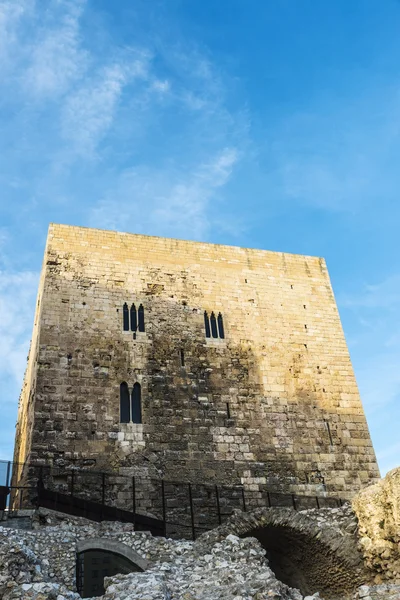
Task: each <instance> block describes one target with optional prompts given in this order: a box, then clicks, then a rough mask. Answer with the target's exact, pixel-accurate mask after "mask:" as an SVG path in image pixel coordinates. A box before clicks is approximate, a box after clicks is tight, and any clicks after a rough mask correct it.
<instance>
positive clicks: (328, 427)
mask: <svg viewBox="0 0 400 600" xmlns="http://www.w3.org/2000/svg"><path fill="white" fill-rule="evenodd" d="M324 391H325V390H324ZM325 425H326V428H327V430H328V435H329V441H330V443H331V446H333V439H332V433H331V428H330V426H329V423H328V421H325Z"/></svg>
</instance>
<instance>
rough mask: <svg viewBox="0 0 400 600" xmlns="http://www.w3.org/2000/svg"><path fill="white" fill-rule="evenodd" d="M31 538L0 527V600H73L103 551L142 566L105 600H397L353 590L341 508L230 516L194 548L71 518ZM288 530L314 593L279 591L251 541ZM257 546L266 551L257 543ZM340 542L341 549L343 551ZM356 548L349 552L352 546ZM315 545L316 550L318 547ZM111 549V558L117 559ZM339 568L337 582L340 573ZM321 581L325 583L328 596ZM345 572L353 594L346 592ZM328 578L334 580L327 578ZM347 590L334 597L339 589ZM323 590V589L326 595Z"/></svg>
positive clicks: (346, 521) (114, 580) (347, 521)
mask: <svg viewBox="0 0 400 600" xmlns="http://www.w3.org/2000/svg"><path fill="white" fill-rule="evenodd" d="M33 521H34V527H35V529H33V530H31V531H23V530H13V529H6V528H3V527H0V598H2V599H4V600H27V599H29V598H31V599H32V600H50V599H51V600H78V598H79V596H78V594H77V593H76V587H75V585H76V582H75V560H76V553H77V552H79V551H80V549H87V548H90V547H91V543H92V545H93V547H96V548H97V547H99V541H101V542H102V544H103V547H104V548H109V549H111V551H117V552H118V550H119V551H122V552H125V549H126V548H128V549H129V551H130V556H137V557H140V560H141V561H143V562H141V565H142V568H145V571H144V572H143V573H131V574H129V575H116V576H114V577H111V578H107V579H106V593H105V595H104V596H102V597H101V598H102V599H103V600H124V599H126V600H128V599H132V600H311V599H313V600H316V599H317V598H323V599H324V600H333V599H334V600H350V599H354V600H398V599H399V598H400V585H395V584H392V583H389V582H388V583H387V584H384V585H370V584H369V580H368V576H369V575H370V574H369V573H367V574H366V579H365V581H364V583H363V585H361V586H360V587H359V588H358V590H356V589H355V587H356V585H357V583H359V580H358V576H359V574H360V572H361V571H360V555H359V553H358V552H357V549H356V548H355V542H356V533H355V528H356V524H357V521H356V518H355V515H354V514H353V513H352V511H351V508H350V507H349V506H348V505H347V506H344V507H342V508H341V509H329V510H321V511H316V510H311V511H304V512H302V513H295V512H294V511H293V510H285V509H269V510H265V511H262V510H258V511H256V512H255V513H253V514H243V513H239V512H238V513H237V514H235V515H234V516H233V517H232V518H231V520H230V522H229V523H226V524H225V525H224V526H222V527H220V528H218V529H216V530H215V531H212V532H208V533H206V534H204V535H203V536H201V537H200V538H199V539H198V540H197V541H196V542H189V541H176V540H170V539H164V538H153V537H152V536H150V535H148V534H146V533H143V532H134V531H133V529H132V526H131V525H129V524H128V525H127V524H125V525H123V524H120V523H106V522H105V523H102V524H94V523H91V522H88V521H86V520H85V519H80V518H76V517H66V516H62V515H61V514H59V513H54V512H52V511H48V510H44V509H40V510H39V511H38V513H37V514H36V515H35V518H34V520H33ZM271 525H273V526H275V527H285V528H286V529H287V531H288V532H289V534H290V535H292V537H289V538H288V539H287V544H286V546H285V548H284V551H285V553H286V554H287V555H288V556H289V557H290V555H291V553H293V548H294V547H295V546H296V544H297V543H298V539H297V538H296V535H297V534H298V533H299V532H301V533H302V534H304V536H306V539H307V541H308V544H309V547H310V551H311V552H310V556H313V561H314V563H313V564H314V565H315V567H316V568H314V567H313V565H312V563H311V562H310V561H309V560H308V558H307V555H306V552H304V555H303V558H304V564H303V569H304V570H307V569H309V573H310V575H311V576H315V580H314V581H312V582H311V588H312V590H313V591H315V593H312V594H311V593H309V592H307V593H303V594H302V593H300V591H299V590H296V589H293V588H292V587H290V586H288V585H285V583H282V582H281V581H279V579H278V578H277V577H276V574H274V572H273V569H271V566H272V565H273V560H272V559H273V556H272V553H271V548H270V547H268V544H266V548H264V547H263V545H262V544H260V541H258V540H257V539H255V538H253V537H244V538H242V537H240V536H243V535H244V536H247V535H250V534H252V533H254V534H256V535H257V534H258V533H259V532H260V530H262V529H263V528H266V527H271ZM258 537H259V539H260V540H261V542H265V539H264V540H263V539H262V537H261V536H258ZM340 539H342V543H340ZM351 540H353V542H351ZM315 542H316V543H317V545H318V547H316V546H314V544H315ZM116 548H117V550H115V549H116ZM337 568H339V577H338V578H337V577H336V574H335V573H336V569H337ZM320 571H321V572H322V575H325V579H326V582H328V583H330V586H325V591H322V592H321V588H320V592H319V593H318V591H317V589H318V587H319V586H320V585H321V579H320ZM349 572H350V574H353V588H354V589H352V590H351V589H350V588H351V585H350V586H348V587H347V589H346V581H349V579H348V577H349ZM332 573H333V577H332ZM338 581H339V582H340V583H341V584H343V582H344V583H345V585H344V586H343V588H342V591H338V590H339V589H338V587H337V582H338ZM322 587H324V585H323V586H322Z"/></svg>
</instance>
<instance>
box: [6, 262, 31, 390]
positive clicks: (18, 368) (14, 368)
mask: <svg viewBox="0 0 400 600" xmlns="http://www.w3.org/2000/svg"><path fill="white" fill-rule="evenodd" d="M38 281H39V275H38V273H34V272H31V271H24V272H20V273H10V272H4V271H3V272H1V271H0V314H1V319H0V365H1V366H0V381H1V380H4V379H5V378H7V377H10V378H11V380H12V382H13V386H15V389H16V388H17V387H18V388H20V387H21V383H22V377H23V374H24V371H25V367H26V358H27V354H28V349H29V340H30V336H31V332H32V325H33V311H34V307H35V298H36V294H37V286H38ZM17 400H18V396H17V397H16V398H14V401H15V402H16V401H17Z"/></svg>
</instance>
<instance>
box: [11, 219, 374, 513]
mask: <svg viewBox="0 0 400 600" xmlns="http://www.w3.org/2000/svg"><path fill="white" fill-rule="evenodd" d="M42 277H43V293H42V298H41V305H40V309H38V312H37V317H36V319H37V322H38V346H37V347H38V353H37V355H36V351H35V348H36V341H35V343H34V344H32V348H31V353H30V365H31V366H30V372H32V373H35V377H32V376H30V375H29V374H28V375H27V379H26V381H25V384H24V391H23V396H22V402H21V410H20V414H19V423H18V429H17V439H16V454H15V460H25V459H29V460H32V461H48V462H52V461H54V462H55V463H57V462H61V463H63V462H67V463H68V462H74V463H75V464H77V465H80V466H85V467H86V468H87V467H88V466H89V467H90V466H93V467H94V468H96V469H97V470H101V469H105V470H110V469H115V470H118V469H119V470H120V471H121V473H124V474H140V475H149V476H152V477H154V476H156V477H164V478H166V479H178V480H186V479H187V480H192V481H203V482H212V481H214V482H218V483H230V484H233V483H235V482H237V483H243V484H244V485H245V486H246V488H247V489H248V490H249V491H252V492H253V505H254V506H256V505H257V504H258V503H259V504H260V505H262V504H265V497H264V492H265V490H266V489H270V490H277V491H279V490H282V491H289V492H297V493H310V494H314V495H315V494H318V495H321V494H324V493H327V494H328V495H329V494H330V495H339V496H342V497H350V496H351V495H352V494H353V493H354V492H355V491H356V490H357V489H359V488H360V487H361V486H362V485H363V484H365V483H367V482H368V481H373V480H375V479H376V478H377V477H378V476H379V473H378V468H377V464H376V459H375V455H374V451H373V448H372V444H371V440H370V436H369V432H368V427H367V423H366V420H365V416H364V413H363V409H362V405H361V401H360V398H359V394H358V390H357V386H356V382H355V379H354V374H353V370H352V366H351V363H350V358H349V354H348V350H347V347H346V342H345V339H344V336H343V331H342V328H341V324H340V319H339V315H338V312H337V308H336V304H335V300H334V296H333V293H332V289H331V285H330V281H329V276H328V273H327V269H326V265H325V262H324V261H323V259H320V258H315V257H305V256H298V255H290V254H282V253H274V252H266V251H261V250H249V249H243V248H236V247H228V246H217V245H213V244H204V243H194V242H185V241H179V240H172V239H164V238H154V237H147V236H140V235H129V234H121V233H115V232H110V231H99V230H92V229H85V228H78V227H69V226H62V225H51V226H50V229H49V237H48V244H47V249H46V255H45V263H44V270H43V275H42ZM124 303H127V305H128V307H130V306H131V305H132V303H134V304H135V306H136V308H137V307H139V305H142V306H143V308H144V322H145V331H144V332H142V331H137V332H132V331H124V330H123V305H124ZM204 311H207V312H208V315H211V313H212V312H214V313H215V315H218V313H221V314H222V316H223V320H224V329H225V337H224V339H220V338H213V337H210V338H206V336H205V326H204ZM35 340H36V335H35ZM122 382H126V383H127V384H128V387H129V389H130V390H132V388H133V385H134V384H135V383H139V384H140V385H141V393H142V423H141V424H138V423H133V422H129V423H121V422H120V384H121V383H122ZM29 411H34V420H32V419H30V418H28V416H27V415H28V414H30V413H29Z"/></svg>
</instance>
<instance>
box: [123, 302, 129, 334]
mask: <svg viewBox="0 0 400 600" xmlns="http://www.w3.org/2000/svg"><path fill="white" fill-rule="evenodd" d="M122 315H123V316H122V321H123V327H124V331H129V311H128V305H127V303H126V302H125V304H124V306H123V309H122Z"/></svg>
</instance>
